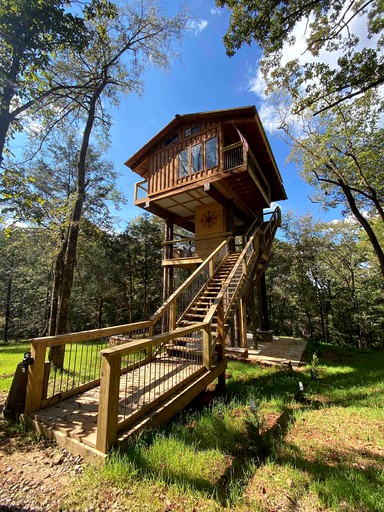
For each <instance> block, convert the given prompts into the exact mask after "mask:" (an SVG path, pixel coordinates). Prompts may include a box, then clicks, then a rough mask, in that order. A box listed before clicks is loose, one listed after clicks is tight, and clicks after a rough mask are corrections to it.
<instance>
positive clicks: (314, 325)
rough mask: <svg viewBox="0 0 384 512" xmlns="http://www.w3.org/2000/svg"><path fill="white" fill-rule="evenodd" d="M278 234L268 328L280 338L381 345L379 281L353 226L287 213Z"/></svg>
mask: <svg viewBox="0 0 384 512" xmlns="http://www.w3.org/2000/svg"><path fill="white" fill-rule="evenodd" d="M282 231H283V235H282V236H283V238H284V239H283V240H276V241H275V243H274V258H273V260H272V261H271V264H270V266H269V267H268V269H267V285H268V287H267V293H268V300H269V305H270V322H271V327H272V328H273V329H274V330H275V331H276V332H277V333H278V334H279V335H288V336H292V335H295V336H304V337H307V338H311V339H313V340H315V341H325V342H327V343H336V344H338V345H349V346H356V347H359V348H363V347H371V348H379V347H382V346H383V342H384V337H383V331H382V328H383V301H382V297H383V291H384V282H383V280H382V279H381V280H380V273H379V272H378V271H377V266H375V265H372V264H371V261H370V254H369V253H370V251H371V247H370V245H368V244H366V243H365V241H364V236H363V235H364V231H363V229H362V228H361V226H360V225H359V224H358V222H357V221H355V220H354V219H353V218H350V219H348V220H340V221H338V222H331V223H322V222H317V221H315V220H314V219H313V218H312V217H310V216H308V215H307V216H305V217H295V216H293V215H292V214H287V215H285V216H284V224H283V228H282ZM282 276H284V278H282Z"/></svg>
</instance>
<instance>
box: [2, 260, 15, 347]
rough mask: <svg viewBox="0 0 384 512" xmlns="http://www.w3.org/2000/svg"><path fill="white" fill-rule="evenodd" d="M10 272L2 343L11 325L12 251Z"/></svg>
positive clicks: (6, 337) (6, 338)
mask: <svg viewBox="0 0 384 512" xmlns="http://www.w3.org/2000/svg"><path fill="white" fill-rule="evenodd" d="M10 263H11V265H10V272H9V279H8V283H7V290H6V298H5V322H4V336H3V337H4V341H5V342H7V341H8V333H9V326H10V324H11V299H12V285H13V266H14V264H15V252H14V251H13V253H12V256H11V261H10Z"/></svg>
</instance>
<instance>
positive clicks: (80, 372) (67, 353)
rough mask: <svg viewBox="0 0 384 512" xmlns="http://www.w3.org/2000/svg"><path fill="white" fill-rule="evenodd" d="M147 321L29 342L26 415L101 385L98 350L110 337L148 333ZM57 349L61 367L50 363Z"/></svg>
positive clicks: (35, 339) (106, 345)
mask: <svg viewBox="0 0 384 512" xmlns="http://www.w3.org/2000/svg"><path fill="white" fill-rule="evenodd" d="M150 325H151V323H150V322H148V321H147V322H137V323H134V324H126V325H119V326H115V327H106V328H104V329H93V330H90V331H82V332H78V333H71V334H61V335H58V336H47V337H44V338H34V339H32V340H30V343H31V356H32V358H33V364H32V365H31V366H30V367H29V376H28V387H27V398H26V412H27V413H29V412H33V411H36V410H37V409H40V408H41V407H45V406H47V405H49V404H52V403H54V402H55V401H58V400H61V399H62V398H67V397H69V396H71V395H74V394H76V393H79V392H81V391H85V390H86V389H90V388H92V387H95V386H97V385H98V384H99V382H100V364H101V359H100V351H101V350H103V349H105V348H106V347H108V346H109V344H110V341H109V338H110V336H115V335H124V339H125V341H126V340H127V338H129V339H132V340H138V339H141V338H146V337H148V335H149V332H150ZM53 348H54V349H56V350H57V349H58V348H59V349H60V351H61V354H62V357H61V358H60V359H61V364H60V367H57V366H55V365H54V364H53V362H52V360H51V359H52V358H51V356H50V351H51V349H53Z"/></svg>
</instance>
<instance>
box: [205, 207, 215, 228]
mask: <svg viewBox="0 0 384 512" xmlns="http://www.w3.org/2000/svg"><path fill="white" fill-rule="evenodd" d="M216 222H217V213H215V212H211V211H210V210H208V211H207V213H204V215H203V216H202V217H201V225H202V226H203V227H204V228H211V227H212V226H214V225H215V224H216Z"/></svg>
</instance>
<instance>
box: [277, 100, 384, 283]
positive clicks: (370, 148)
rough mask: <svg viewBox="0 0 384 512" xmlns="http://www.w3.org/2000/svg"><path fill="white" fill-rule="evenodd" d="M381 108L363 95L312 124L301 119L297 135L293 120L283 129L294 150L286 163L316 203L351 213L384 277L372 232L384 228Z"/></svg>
mask: <svg viewBox="0 0 384 512" xmlns="http://www.w3.org/2000/svg"><path fill="white" fill-rule="evenodd" d="M383 108H384V105H383V100H382V99H381V98H380V97H379V96H378V94H377V93H376V92H374V91H368V92H367V93H365V94H364V95H362V97H361V98H358V99H356V100H355V101H354V104H353V106H351V105H347V104H343V105H338V106H337V107H335V108H333V109H332V110H331V111H327V112H324V113H322V114H321V115H320V116H319V118H318V119H316V120H314V119H313V118H312V117H311V116H310V117H302V118H301V124H300V125H299V130H298V131H297V126H296V127H295V125H296V123H297V121H298V117H297V116H296V118H295V119H294V120H293V122H292V118H291V119H290V118H289V117H287V118H286V121H283V123H282V130H283V131H284V133H285V134H286V136H287V138H288V140H289V142H290V143H291V144H292V145H293V146H294V148H293V151H292V155H291V159H292V160H294V161H295V162H296V163H297V164H298V165H299V167H300V168H301V172H302V175H303V177H304V178H305V179H306V181H307V182H308V183H310V184H311V185H313V186H314V187H315V188H316V189H317V191H318V192H319V193H318V194H317V196H316V200H317V201H318V202H320V203H321V204H323V205H324V206H325V207H335V206H340V205H342V206H343V207H344V211H345V212H351V214H352V215H353V216H354V217H355V218H356V220H357V221H358V222H359V224H360V225H361V227H362V228H363V229H364V230H365V232H366V234H367V237H368V239H369V241H370V244H371V245H372V248H373V250H374V252H375V254H376V257H377V260H378V263H379V265H380V268H381V273H382V276H383V277H384V249H383V246H382V243H381V242H380V239H379V237H378V232H377V231H376V228H375V225H376V224H377V223H379V224H382V223H384V185H383V184H384V166H383V163H384V162H383V155H382V151H381V149H380V148H381V147H382V144H383V141H384V129H383V128H382V125H381V116H382V112H383ZM376 218H377V223H376V222H372V220H375V219H376Z"/></svg>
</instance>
